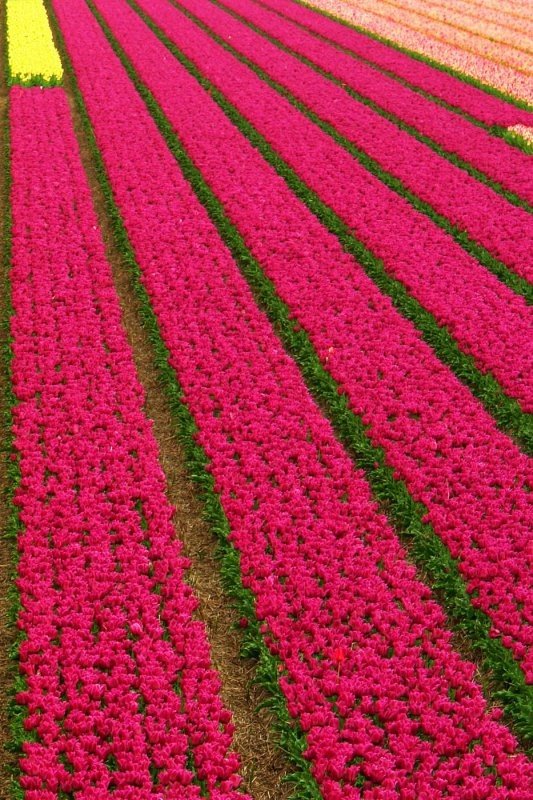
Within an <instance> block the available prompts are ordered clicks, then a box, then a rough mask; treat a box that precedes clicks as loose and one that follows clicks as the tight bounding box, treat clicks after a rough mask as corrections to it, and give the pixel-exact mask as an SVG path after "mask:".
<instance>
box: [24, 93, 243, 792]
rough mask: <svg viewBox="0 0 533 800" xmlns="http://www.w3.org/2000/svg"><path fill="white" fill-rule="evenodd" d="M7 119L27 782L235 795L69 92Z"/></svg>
mask: <svg viewBox="0 0 533 800" xmlns="http://www.w3.org/2000/svg"><path fill="white" fill-rule="evenodd" d="M10 122H11V140H12V153H11V164H12V179H13V184H12V195H11V203H12V213H13V230H12V246H13V269H12V272H11V282H12V287H13V308H14V316H13V319H12V326H11V327H12V336H13V387H14V393H15V397H16V399H17V401H18V405H17V406H16V408H15V409H14V443H15V446H16V449H17V451H18V453H19V455H20V477H21V481H20V486H19V488H18V490H17V493H16V496H15V502H16V504H17V505H18V506H19V507H20V520H21V523H22V532H21V534H20V537H19V543H18V547H19V552H20V561H19V569H18V573H19V580H18V588H19V592H20V600H21V611H20V615H19V627H20V628H21V630H22V631H23V632H24V634H25V636H24V640H23V642H22V643H21V645H20V653H19V659H20V668H21V671H22V674H23V676H24V678H25V689H24V691H23V692H21V693H20V694H19V696H18V698H17V699H18V701H19V703H21V704H22V705H24V706H25V709H26V716H25V719H24V729H25V731H26V732H27V734H26V735H27V736H29V737H30V738H28V740H27V741H26V743H25V744H24V746H23V758H22V761H21V769H22V775H21V779H20V783H21V786H22V788H23V790H24V792H25V793H24V797H25V798H26V800H56V798H58V797H66V796H79V797H85V798H87V800H89V799H90V798H92V799H93V800H97V799H98V800H100V798H102V797H104V796H106V797H107V796H113V797H115V798H117V799H118V798H122V800H148V798H150V800H156V799H159V798H163V797H164V798H176V799H177V798H180V800H182V799H183V798H191V800H192V799H193V798H200V797H201V796H204V791H209V792H210V796H211V797H213V798H219V799H220V800H222V798H223V799H224V800H230V798H236V797H237V796H238V797H239V798H244V796H243V795H242V794H240V793H238V795H237V792H235V791H234V789H236V787H237V786H238V784H239V780H240V779H239V777H238V775H237V772H236V770H237V767H238V761H237V757H236V755H235V754H232V753H231V752H229V751H228V748H229V746H230V744H231V738H232V724H231V722H230V714H229V712H228V711H227V710H226V709H225V708H224V707H223V705H222V702H221V700H220V696H219V688H220V681H219V678H218V676H217V675H216V673H215V672H214V671H213V670H212V669H211V666H210V659H209V647H208V644H207V640H206V635H205V631H204V628H203V625H202V624H201V623H200V622H197V621H194V620H193V613H194V610H195V608H196V601H195V599H194V597H193V595H192V591H191V589H190V587H189V586H188V585H187V584H186V583H185V582H184V580H183V575H184V570H185V569H186V568H187V563H188V562H187V560H186V559H185V558H184V557H183V555H182V553H181V545H180V543H179V542H177V541H176V539H175V532H174V528H173V526H172V524H171V516H172V508H171V507H170V506H169V504H168V502H167V500H166V499H165V479H164V475H163V472H162V470H161V467H160V466H159V464H158V452H157V445H156V442H155V439H154V437H153V434H152V431H151V424H150V423H149V422H148V420H147V419H146V417H145V416H144V414H143V411H142V405H143V402H144V393H143V390H142V388H141V386H140V384H139V382H138V379H137V377H136V374H135V369H134V365H133V359H132V354H131V351H130V348H129V346H128V344H127V342H126V338H125V335H124V332H123V330H122V327H121V319H120V309H119V305H118V299H117V296H116V293H115V290H114V287H113V283H112V277H111V271H110V268H109V265H108V263H107V262H106V260H105V256H104V251H103V243H102V240H101V236H100V234H99V232H98V228H97V220H96V215H95V212H94V210H93V208H92V205H91V200H90V195H89V188H88V185H87V181H86V178H85V176H84V173H83V169H82V166H81V162H80V158H79V154H78V151H77V144H76V140H75V137H74V130H73V127H72V121H71V119H70V112H69V107H68V102H67V98H66V96H65V95H64V93H63V91H62V90H61V89H48V90H45V91H44V92H43V91H41V90H40V89H37V88H36V89H21V88H18V87H17V88H13V89H12V90H11V94H10ZM111 793H112V795H111Z"/></svg>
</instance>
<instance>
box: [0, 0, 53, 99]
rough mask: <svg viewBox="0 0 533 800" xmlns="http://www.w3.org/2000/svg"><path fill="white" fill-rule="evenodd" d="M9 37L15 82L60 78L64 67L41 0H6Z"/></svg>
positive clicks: (46, 80)
mask: <svg viewBox="0 0 533 800" xmlns="http://www.w3.org/2000/svg"><path fill="white" fill-rule="evenodd" d="M7 39H8V62H9V73H10V79H11V82H12V83H22V84H37V85H39V84H40V85H49V84H56V83H59V82H60V81H61V78H62V77H63V67H62V65H61V59H60V57H59V53H58V52H57V49H56V47H55V45H54V40H53V38H52V31H51V30H50V24H49V21H48V17H47V14H46V9H45V7H44V5H43V3H42V0H7Z"/></svg>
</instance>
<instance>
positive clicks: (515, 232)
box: [182, 0, 533, 280]
mask: <svg viewBox="0 0 533 800" xmlns="http://www.w3.org/2000/svg"><path fill="white" fill-rule="evenodd" d="M226 4H227V5H228V6H229V5H231V7H232V8H233V9H235V10H236V11H237V12H238V13H242V12H243V11H246V10H247V9H249V8H250V3H249V2H243V0H226ZM182 5H184V6H186V7H187V8H188V9H189V10H190V11H192V12H193V13H194V14H195V15H196V16H197V17H198V18H200V19H201V20H202V21H203V22H204V23H205V24H206V25H208V26H209V27H210V28H211V29H212V30H213V31H214V32H215V33H217V34H218V35H219V36H221V37H223V38H224V39H226V40H228V41H229V42H230V43H231V44H232V46H233V47H235V48H236V49H237V50H238V51H239V52H240V53H243V54H244V55H246V56H247V57H248V58H249V59H251V61H253V62H254V63H255V64H257V65H258V66H260V67H261V68H262V69H264V70H265V72H266V73H267V74H268V75H270V77H271V78H273V79H274V80H276V81H278V82H279V83H280V84H281V85H283V86H285V87H286V88H287V89H288V90H289V91H290V92H292V94H294V96H295V97H297V98H298V99H299V100H301V101H302V102H303V103H305V104H306V105H307V107H308V108H310V109H311V110H313V111H314V112H315V113H316V114H318V115H319V116H320V117H321V118H322V119H324V120H326V121H327V122H329V123H330V124H332V125H333V126H334V127H335V128H336V129H337V130H338V131H339V133H341V134H343V135H344V136H346V137H347V138H348V139H350V140H351V141H352V142H353V143H354V144H355V145H356V146H357V147H360V148H361V149H363V150H364V151H365V152H366V153H368V155H370V156H371V157H372V158H374V159H375V160H376V161H377V162H378V164H380V165H381V166H382V167H383V168H384V169H385V170H387V171H389V172H390V173H391V174H392V175H394V176H395V177H397V178H399V179H400V180H401V181H402V182H403V183H404V185H405V186H406V187H407V188H408V189H410V190H411V191H412V192H414V193H415V194H416V195H417V196H418V197H420V198H421V199H422V200H425V201H426V202H428V203H429V204H430V205H432V206H433V208H434V209H435V210H436V211H437V212H438V213H439V214H442V215H443V216H445V217H447V218H448V219H449V220H450V221H451V222H452V223H453V224H454V225H456V226H458V227H459V228H460V230H465V231H467V232H468V233H469V234H470V235H471V236H472V238H473V239H474V240H476V241H477V242H479V243H480V244H482V245H484V246H485V247H486V248H487V249H488V250H490V251H491V252H492V253H493V254H494V255H495V256H496V257H497V258H499V259H501V260H502V261H503V262H505V263H506V264H507V265H508V266H509V267H510V268H511V269H514V270H516V272H518V273H519V274H520V275H522V276H523V277H524V278H526V279H529V280H533V218H532V217H531V215H530V214H528V213H527V211H525V210H523V209H522V208H517V207H516V206H513V205H511V204H510V203H508V202H507V201H506V200H505V199H504V198H503V197H501V195H499V194H497V193H496V192H494V191H493V190H492V189H490V188H488V187H487V186H485V185H484V184H483V183H480V182H479V181H477V180H475V179H474V178H472V177H471V176H470V175H468V173H466V172H465V171H464V170H462V169H460V168H459V167H455V166H454V165H453V164H451V163H450V162H449V161H446V160H445V159H444V158H441V157H440V156H439V155H438V154H437V153H435V152H434V151H433V150H431V149H430V148H428V147H426V146H425V145H424V144H422V143H421V142H419V141H417V140H416V139H414V138H413V137H412V136H409V134H408V133H406V132H405V131H402V130H400V128H398V127H397V126H396V125H394V124H393V123H392V122H389V121H388V120H386V119H384V118H383V117H380V116H379V114H377V113H376V112H374V111H372V110H371V109H370V108H368V107H367V106H364V105H362V104H360V103H357V102H355V101H354V100H353V99H352V98H351V97H349V96H348V95H347V94H346V92H344V91H343V90H342V89H341V88H340V87H337V86H336V85H335V84H333V83H330V82H329V81H328V80H326V79H325V78H323V77H322V76H321V75H319V74H318V73H316V72H314V71H313V70H312V69H310V68H309V67H307V66H306V65H305V64H302V63H301V62H300V61H298V59H296V58H295V57H293V56H290V55H288V54H287V53H284V52H283V51H281V50H279V49H278V48H277V47H275V46H274V45H273V44H271V43H270V42H269V41H267V40H266V39H263V38H261V37H260V36H258V35H257V34H256V33H255V32H254V31H252V30H251V29H250V28H248V27H247V26H246V25H243V24H242V23H240V22H238V21H237V20H236V19H234V18H233V17H231V16H229V15H228V14H226V13H224V12H223V11H221V10H220V9H219V8H218V7H217V6H214V5H213V4H212V3H209V2H205V0H182Z"/></svg>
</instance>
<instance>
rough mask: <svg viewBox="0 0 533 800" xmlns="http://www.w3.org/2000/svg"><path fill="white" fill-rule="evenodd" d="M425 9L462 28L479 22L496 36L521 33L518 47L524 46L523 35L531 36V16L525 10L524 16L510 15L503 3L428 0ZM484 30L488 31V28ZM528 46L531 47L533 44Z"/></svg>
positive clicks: (474, 25) (475, 26) (532, 33)
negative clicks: (450, 20)
mask: <svg viewBox="0 0 533 800" xmlns="http://www.w3.org/2000/svg"><path fill="white" fill-rule="evenodd" d="M425 9H426V11H427V13H428V14H430V13H431V14H438V15H439V16H440V17H442V18H443V19H448V18H450V17H451V18H452V19H454V20H457V22H458V23H459V24H460V25H462V26H463V27H468V28H470V29H472V30H475V29H476V28H477V27H479V23H480V22H484V23H485V25H487V26H490V29H491V30H492V29H493V28H494V31H495V33H496V35H498V34H502V33H504V32H508V31H514V32H518V33H521V34H522V39H520V41H519V44H520V46H523V45H524V35H525V36H533V19H532V18H531V14H529V15H528V14H527V10H526V12H525V13H526V16H520V14H518V15H517V14H515V13H511V11H509V9H508V8H506V7H505V4H504V3H498V5H497V6H491V5H489V3H478V2H470V0H430V1H429V2H426V3H425ZM485 30H488V27H487V28H485ZM530 44H531V46H532V47H533V43H531V42H530Z"/></svg>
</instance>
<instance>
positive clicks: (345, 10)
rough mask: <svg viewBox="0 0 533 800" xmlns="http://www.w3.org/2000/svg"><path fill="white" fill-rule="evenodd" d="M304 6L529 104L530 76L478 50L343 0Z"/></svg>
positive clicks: (532, 85) (324, 0) (321, 0)
mask: <svg viewBox="0 0 533 800" xmlns="http://www.w3.org/2000/svg"><path fill="white" fill-rule="evenodd" d="M308 5H310V6H313V7H315V8H319V9H321V10H322V11H327V12H328V13H330V14H333V15H334V16H337V17H340V18H341V19H344V20H346V21H347V22H350V23H351V24H353V25H357V26H359V27H361V28H364V29H366V30H368V31H370V32H371V33H374V34H377V35H378V36H382V37H383V38H385V39H389V40H390V41H392V42H395V43H397V44H399V45H401V46H402V47H405V48H406V49H408V50H412V51H414V52H416V53H420V54H422V55H424V56H426V57H429V58H431V59H433V60H434V61H437V62H439V63H441V64H443V65H445V66H448V67H452V68H453V69H455V70H457V71H459V72H461V73H463V74H465V75H468V76H470V77H472V78H476V79H477V80H479V81H481V82H482V83H485V84H487V85H488V86H493V87H495V88H497V89H499V90H500V91H502V92H506V93H507V94H509V95H511V96H513V97H516V98H518V99H520V100H525V101H526V102H527V103H533V82H532V80H531V76H530V75H528V74H525V73H523V72H520V71H518V70H517V69H515V68H513V67H512V66H508V65H507V64H504V63H499V62H498V61H495V60H489V58H487V57H485V56H484V55H483V54H482V53H476V52H469V51H468V50H465V49H463V47H461V46H460V45H459V44H457V42H452V41H449V42H444V41H440V40H438V39H434V38H431V36H429V35H428V34H427V33H424V32H422V31H419V30H414V29H412V28H409V27H407V26H406V25H404V24H402V23H401V22H400V21H399V20H396V19H390V18H386V17H384V16H379V15H378V14H376V13H372V11H371V10H367V9H366V8H358V7H356V6H353V5H352V4H351V3H348V2H346V0H309V3H308ZM490 55H491V58H493V57H494V56H493V55H492V53H491V54H490Z"/></svg>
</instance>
